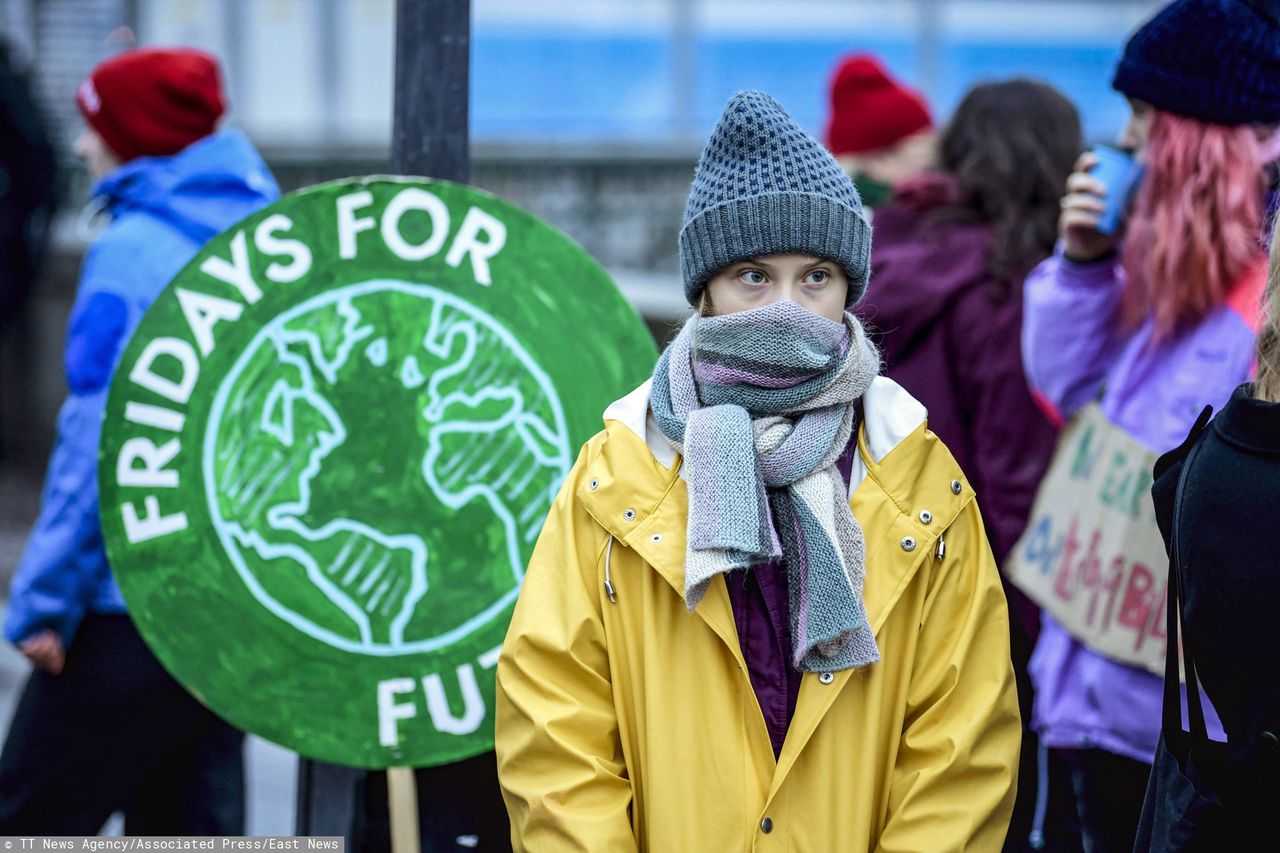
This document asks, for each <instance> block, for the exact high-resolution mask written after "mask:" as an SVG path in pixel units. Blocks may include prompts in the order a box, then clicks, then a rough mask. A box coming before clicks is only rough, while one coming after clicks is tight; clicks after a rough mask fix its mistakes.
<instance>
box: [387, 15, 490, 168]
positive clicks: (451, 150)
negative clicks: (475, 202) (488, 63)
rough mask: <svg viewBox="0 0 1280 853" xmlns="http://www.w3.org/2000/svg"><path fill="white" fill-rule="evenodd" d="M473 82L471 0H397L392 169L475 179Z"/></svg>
mask: <svg viewBox="0 0 1280 853" xmlns="http://www.w3.org/2000/svg"><path fill="white" fill-rule="evenodd" d="M470 78H471V3H470V0H396V88H395V106H394V110H395V123H394V125H393V126H392V131H391V168H392V170H393V171H395V172H397V173H399V174H404V175H425V176H427V177H431V178H442V179H444V180H447V181H456V182H458V183H462V184H465V183H467V182H468V181H469V180H470V179H471V150H470V135H469V127H468V115H469V103H468V101H469V97H470Z"/></svg>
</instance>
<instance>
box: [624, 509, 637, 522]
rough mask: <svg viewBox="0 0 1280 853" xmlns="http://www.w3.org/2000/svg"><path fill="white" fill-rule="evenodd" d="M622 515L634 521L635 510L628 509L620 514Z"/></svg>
mask: <svg viewBox="0 0 1280 853" xmlns="http://www.w3.org/2000/svg"><path fill="white" fill-rule="evenodd" d="M622 517H623V518H625V519H626V520H627V521H635V520H636V511H635V510H634V509H629V510H627V511H626V512H624V513H623V514H622Z"/></svg>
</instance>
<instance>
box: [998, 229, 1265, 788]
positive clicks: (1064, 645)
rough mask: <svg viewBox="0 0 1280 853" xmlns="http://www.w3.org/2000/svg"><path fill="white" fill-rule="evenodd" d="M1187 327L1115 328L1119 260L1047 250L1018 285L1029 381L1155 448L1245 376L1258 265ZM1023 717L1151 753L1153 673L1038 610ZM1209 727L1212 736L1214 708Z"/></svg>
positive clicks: (1060, 406) (1255, 321) (1066, 743)
mask: <svg viewBox="0 0 1280 853" xmlns="http://www.w3.org/2000/svg"><path fill="white" fill-rule="evenodd" d="M1253 272H1254V274H1253V276H1252V277H1248V278H1246V279H1245V280H1244V281H1242V282H1241V283H1240V284H1239V285H1237V287H1236V288H1235V289H1234V292H1233V293H1232V294H1231V295H1230V296H1229V298H1228V300H1227V304H1225V305H1222V306H1220V307H1219V308H1218V309H1216V310H1215V311H1213V312H1211V313H1210V314H1209V316H1207V317H1206V318H1205V319H1203V320H1202V321H1200V323H1199V324H1198V325H1196V326H1195V327H1193V328H1191V329H1188V330H1187V331H1185V332H1183V333H1182V334H1180V335H1178V336H1176V337H1173V338H1171V339H1166V340H1163V341H1160V342H1159V343H1156V342H1154V341H1153V335H1152V331H1153V330H1152V325H1151V323H1150V321H1148V322H1147V323H1145V324H1144V325H1142V326H1140V327H1138V328H1137V329H1136V330H1133V331H1131V332H1122V331H1121V330H1120V328H1119V325H1118V323H1117V311H1118V309H1119V305H1120V298H1121V295H1122V293H1123V291H1124V282H1123V277H1122V273H1121V271H1120V266H1119V262H1118V261H1116V260H1106V261H1100V262H1098V263H1093V264H1074V263H1071V262H1070V261H1067V260H1065V259H1063V258H1062V257H1061V255H1060V254H1059V255H1056V256H1054V257H1052V258H1050V259H1048V260H1047V261H1045V262H1044V263H1042V264H1040V266H1038V267H1036V269H1035V270H1034V271H1033V272H1032V273H1031V276H1030V277H1029V278H1028V279H1027V284H1026V291H1025V294H1026V306H1025V312H1024V319H1023V330H1022V331H1023V336H1022V350H1023V360H1024V363H1025V364H1026V368H1027V378H1028V380H1029V381H1030V383H1031V387H1032V388H1033V389H1034V391H1035V392H1036V393H1038V394H1039V395H1040V396H1041V397H1042V398H1043V402H1044V403H1045V404H1046V405H1048V406H1050V407H1052V408H1054V409H1056V410H1057V412H1058V413H1059V414H1060V415H1061V416H1062V417H1064V418H1069V417H1070V416H1071V415H1072V414H1073V413H1075V412H1076V410H1078V409H1079V408H1081V407H1082V406H1084V405H1085V404H1087V403H1089V402H1091V401H1093V400H1095V399H1097V400H1099V402H1100V405H1101V407H1102V412H1103V414H1105V415H1106V416H1107V417H1108V418H1109V419H1110V420H1111V422H1112V423H1114V424H1116V425H1117V426H1119V427H1121V428H1122V429H1124V430H1125V432H1127V433H1129V434H1130V435H1131V436H1133V437H1134V438H1136V439H1137V440H1138V441H1140V442H1142V443H1143V444H1144V445H1146V446H1147V447H1148V448H1150V449H1151V450H1153V451H1156V452H1157V453H1163V452H1165V451H1167V450H1170V449H1171V448H1174V447H1176V446H1178V445H1179V444H1181V443H1182V440H1183V438H1185V437H1186V434H1187V432H1188V430H1190V429H1191V426H1192V424H1193V423H1195V419H1196V416H1197V415H1199V414H1200V410H1201V409H1202V408H1203V407H1204V406H1205V405H1206V404H1212V405H1213V406H1214V407H1215V408H1221V407H1222V405H1223V404H1225V403H1226V401H1227V400H1228V398H1230V396H1231V392H1232V391H1233V390H1234V389H1235V387H1236V386H1237V385H1239V384H1240V383H1241V382H1244V381H1245V380H1246V379H1247V378H1248V377H1249V375H1250V373H1251V370H1252V366H1253V358H1254V355H1253V347H1254V339H1255V336H1256V334H1257V329H1258V326H1259V324H1260V322H1261V295H1262V288H1263V286H1264V284H1265V270H1264V269H1263V268H1262V264H1261V262H1260V265H1259V267H1258V268H1257V269H1255V270H1254V271H1253ZM1030 673H1031V680H1032V682H1033V683H1034V685H1035V689H1036V696H1035V704H1034V706H1033V709H1032V725H1033V727H1034V728H1035V730H1036V731H1037V732H1039V733H1040V736H1041V738H1042V739H1043V740H1044V742H1045V743H1046V744H1048V745H1049V746H1051V747H1058V748H1079V747H1083V748H1091V747H1100V748H1102V749H1105V750H1108V751H1110V752H1114V753H1117V754H1119V755H1123V756H1127V757H1129V758H1133V759H1135V760H1138V761H1145V762H1148V763H1150V761H1151V760H1152V757H1153V755H1154V754H1155V748H1156V741H1157V739H1158V737H1159V735H1160V709H1161V704H1162V689H1161V685H1162V681H1161V678H1160V676H1158V675H1152V674H1151V673H1149V672H1147V671H1146V670H1142V669H1138V668H1136V667H1132V666H1126V665H1125V664H1122V663H1117V662H1116V661H1113V660H1111V659H1110V658H1106V657H1103V656H1102V655H1100V654H1097V653H1096V652H1094V651H1092V650H1091V649H1089V648H1087V647H1086V646H1084V645H1083V644H1081V643H1080V642H1078V641H1077V640H1076V639H1075V638H1074V637H1072V635H1071V634H1069V633H1068V632H1067V631H1066V629H1064V628H1063V627H1062V626H1061V625H1060V624H1058V622H1057V621H1055V620H1054V619H1053V618H1052V617H1051V616H1049V615H1048V614H1047V613H1046V614H1045V615H1044V618H1043V623H1042V626H1041V630H1040V639H1039V641H1038V642H1037V644H1036V649H1035V652H1034V654H1033V655H1032V657H1031V665H1030ZM1206 713H1207V715H1208V716H1209V717H1210V719H1209V720H1208V723H1209V730H1210V734H1211V735H1212V736H1215V737H1218V738H1221V737H1223V735H1222V730H1221V726H1220V724H1218V722H1217V719H1216V716H1215V715H1214V714H1213V713H1212V709H1211V708H1209V707H1206Z"/></svg>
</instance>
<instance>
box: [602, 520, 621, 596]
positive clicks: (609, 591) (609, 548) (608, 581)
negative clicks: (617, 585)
mask: <svg viewBox="0 0 1280 853" xmlns="http://www.w3.org/2000/svg"><path fill="white" fill-rule="evenodd" d="M612 556H613V536H612V535H611V536H610V537H609V544H608V545H606V546H605V549H604V591H605V594H606V595H608V596H609V601H610V602H612V603H613V604H617V603H618V596H617V594H615V593H614V591H613V578H612V577H610V575H609V559H610V558H611V557H612Z"/></svg>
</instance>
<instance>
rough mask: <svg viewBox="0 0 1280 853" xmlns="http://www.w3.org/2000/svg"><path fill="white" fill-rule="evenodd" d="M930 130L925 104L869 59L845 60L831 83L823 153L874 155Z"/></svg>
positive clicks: (860, 57) (872, 58) (857, 57)
mask: <svg viewBox="0 0 1280 853" xmlns="http://www.w3.org/2000/svg"><path fill="white" fill-rule="evenodd" d="M930 127H933V121H932V120H931V119H930V118H929V108H928V106H926V105H925V102H924V99H923V98H922V97H920V95H918V94H917V93H915V92H913V91H911V90H910V89H907V88H904V87H903V86H901V85H899V84H898V83H897V82H896V81H895V80H894V79H893V78H891V77H890V76H889V74H888V72H886V71H885V70H884V66H883V65H881V64H880V62H879V61H878V60H877V59H876V58H875V57H873V56H868V55H866V54H860V55H858V56H850V57H846V58H845V59H843V60H842V61H841V62H840V65H839V66H838V67H837V68H836V73H835V77H834V78H833V79H832V81H831V119H830V121H829V122H828V123H827V148H829V149H830V150H831V153H832V154H835V155H837V156H839V155H841V154H861V153H863V152H866V151H876V150H879V149H881V148H888V147H889V146H891V145H893V144H895V143H897V142H899V141H900V140H902V139H905V138H906V137H908V136H911V135H912V134H913V133H918V132H919V131H922V130H925V129H927V128H930Z"/></svg>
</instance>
